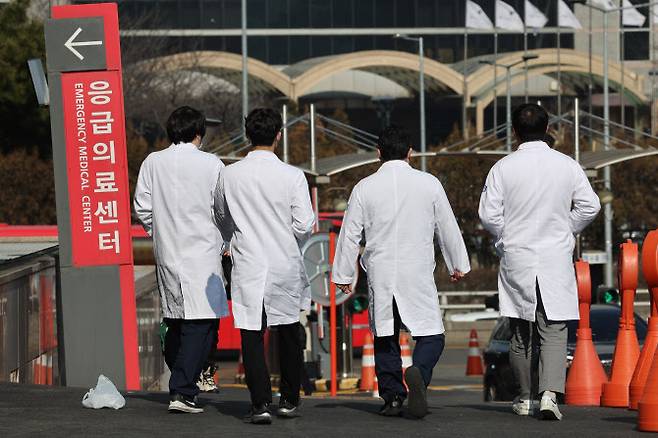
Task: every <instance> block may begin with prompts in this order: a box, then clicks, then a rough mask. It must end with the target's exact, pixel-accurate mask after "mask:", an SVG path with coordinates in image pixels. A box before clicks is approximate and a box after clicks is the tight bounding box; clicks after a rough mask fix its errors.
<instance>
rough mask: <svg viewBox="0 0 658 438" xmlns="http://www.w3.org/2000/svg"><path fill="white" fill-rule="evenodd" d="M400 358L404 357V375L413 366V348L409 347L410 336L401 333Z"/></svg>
mask: <svg viewBox="0 0 658 438" xmlns="http://www.w3.org/2000/svg"><path fill="white" fill-rule="evenodd" d="M400 356H401V357H402V374H403V375H404V372H405V371H406V370H407V368H409V367H410V366H411V365H413V359H412V358H411V347H410V346H409V334H408V333H404V332H403V333H400Z"/></svg>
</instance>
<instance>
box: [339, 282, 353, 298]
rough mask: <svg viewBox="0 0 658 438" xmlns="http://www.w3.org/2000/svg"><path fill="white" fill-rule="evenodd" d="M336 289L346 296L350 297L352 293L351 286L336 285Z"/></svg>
mask: <svg viewBox="0 0 658 438" xmlns="http://www.w3.org/2000/svg"><path fill="white" fill-rule="evenodd" d="M336 287H337V288H338V289H340V290H341V291H342V292H343V293H344V294H345V295H349V294H351V293H352V285H351V284H338V283H336Z"/></svg>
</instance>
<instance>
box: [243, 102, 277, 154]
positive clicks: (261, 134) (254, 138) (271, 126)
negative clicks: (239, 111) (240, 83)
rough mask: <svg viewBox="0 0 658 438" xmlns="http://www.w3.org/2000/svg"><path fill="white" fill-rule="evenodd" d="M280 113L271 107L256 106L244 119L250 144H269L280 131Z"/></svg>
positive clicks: (272, 142)
mask: <svg viewBox="0 0 658 438" xmlns="http://www.w3.org/2000/svg"><path fill="white" fill-rule="evenodd" d="M281 126H283V122H282V121H281V114H279V112H278V111H275V110H273V109H271V108H256V109H254V110H252V111H251V112H250V113H249V115H248V116H247V118H246V119H245V121H244V128H245V132H246V133H247V138H249V140H250V141H251V145H252V146H270V145H272V144H274V140H275V139H276V136H277V135H278V134H279V131H281Z"/></svg>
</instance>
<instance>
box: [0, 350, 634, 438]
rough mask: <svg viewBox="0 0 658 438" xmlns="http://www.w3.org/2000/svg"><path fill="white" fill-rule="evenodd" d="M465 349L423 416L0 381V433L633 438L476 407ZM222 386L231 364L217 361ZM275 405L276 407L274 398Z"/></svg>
mask: <svg viewBox="0 0 658 438" xmlns="http://www.w3.org/2000/svg"><path fill="white" fill-rule="evenodd" d="M465 364H466V351H465V350H463V349H461V350H459V349H458V350H452V349H448V350H446V351H445V353H444V356H443V358H442V360H441V362H440V364H439V366H438V367H437V369H436V370H435V373H434V379H433V381H432V386H431V387H432V388H436V390H433V391H430V393H429V401H430V409H431V414H430V415H428V416H427V417H426V418H425V419H423V420H414V419H410V418H382V417H380V416H378V415H377V414H376V412H377V410H378V409H379V407H380V406H381V404H382V402H381V400H379V399H373V398H371V397H368V396H367V395H365V394H358V393H353V394H342V395H340V396H339V397H338V398H336V399H330V398H328V397H326V395H316V396H312V397H307V398H305V399H304V402H303V403H304V405H303V413H304V416H303V417H302V418H298V419H294V420H278V421H277V420H275V422H274V424H273V425H271V426H253V425H248V424H243V423H242V421H241V418H242V415H243V414H244V413H245V412H246V411H247V410H248V408H249V396H248V393H247V391H246V389H244V388H243V387H236V386H235V385H230V384H225V385H223V386H222V389H221V393H220V394H218V395H206V396H202V402H204V403H205V405H206V410H205V412H204V413H203V414H200V415H184V414H169V413H168V412H167V403H168V396H167V394H165V393H135V394H128V395H126V407H125V408H123V409H121V410H119V411H114V410H107V409H104V410H99V411H94V410H90V409H85V408H83V407H82V405H81V400H82V396H83V395H84V393H85V392H86V390H85V389H75V388H48V387H42V386H27V385H13V384H0V437H3V438H4V437H14V436H25V437H28V436H29V437H33V436H44V437H48V438H51V437H60V436H61V437H67V438H70V437H77V436H88V437H97V436H120V437H150V436H167V437H169V436H172V437H173V436H176V437H178V436H181V437H206V436H217V437H236V436H238V437H239V436H242V437H261V436H262V437H313V438H315V437H331V438H346V437H377V438H387V437H408V436H409V437H410V436H419V437H424V436H428V437H438V436H446V437H451V438H452V437H490V436H491V437H507V436H514V437H533V438H536V437H544V436H546V437H552V438H555V437H563V436H572V437H576V436H577V437H578V438H582V437H628V436H634V435H639V432H637V431H636V430H635V429H636V417H637V414H636V413H635V412H631V411H628V410H625V409H606V408H574V407H570V406H564V407H562V410H563V413H564V414H565V419H564V420H563V421H561V422H550V423H548V422H543V421H539V420H537V419H534V418H527V417H524V418H521V417H517V416H515V415H513V414H512V413H511V412H510V406H509V403H484V402H483V401H482V390H481V378H468V377H465V376H464V368H465ZM222 369H223V370H224V375H225V376H226V380H228V378H229V376H230V375H231V374H232V373H235V364H232V363H224V364H222ZM275 403H276V401H275Z"/></svg>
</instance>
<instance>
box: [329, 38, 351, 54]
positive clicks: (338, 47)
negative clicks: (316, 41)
mask: <svg viewBox="0 0 658 438" xmlns="http://www.w3.org/2000/svg"><path fill="white" fill-rule="evenodd" d="M332 40H333V41H332V45H333V53H349V52H353V51H354V38H352V37H343V36H341V37H333V38H332Z"/></svg>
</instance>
